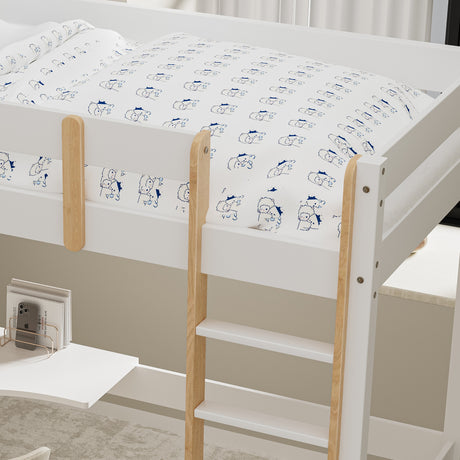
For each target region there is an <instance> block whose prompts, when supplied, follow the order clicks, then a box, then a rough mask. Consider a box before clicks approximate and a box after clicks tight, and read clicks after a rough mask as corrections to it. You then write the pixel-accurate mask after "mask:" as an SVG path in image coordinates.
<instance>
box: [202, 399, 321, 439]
mask: <svg viewBox="0 0 460 460" xmlns="http://www.w3.org/2000/svg"><path fill="white" fill-rule="evenodd" d="M195 417H196V418H199V419H203V420H208V421H210V422H216V423H222V424H224V425H230V426H235V427H238V428H243V429H245V430H250V431H256V432H258V433H265V434H268V435H271V436H277V437H280V438H285V439H290V440H292V441H298V442H302V443H305V444H311V445H314V446H318V447H327V444H328V431H329V428H328V427H322V426H316V425H310V424H309V423H304V422H300V421H297V420H290V419H287V418H283V417H276V416H273V415H269V414H264V413H262V412H256V411H252V410H248V409H243V408H241V407H236V406H233V405H230V404H221V403H215V402H211V401H204V402H202V403H201V404H200V405H199V406H198V407H197V408H196V409H195Z"/></svg>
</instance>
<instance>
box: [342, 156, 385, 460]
mask: <svg viewBox="0 0 460 460" xmlns="http://www.w3.org/2000/svg"><path fill="white" fill-rule="evenodd" d="M386 161H387V160H386V158H384V157H363V158H361V159H359V161H358V163H357V176H356V193H355V211H354V226H353V227H354V231H353V243H352V256H351V268H350V287H349V307H348V327H347V329H348V331H347V340H346V352H345V372H344V383H343V400H342V419H341V436H340V450H339V458H340V460H366V459H367V441H368V429H369V417H370V402H371V392H372V371H373V365H374V345H375V329H376V320H377V301H378V295H377V291H378V289H379V287H380V286H378V285H377V283H378V281H377V280H378V279H379V276H377V275H378V270H379V257H380V249H381V244H382V230H383V199H382V196H383V187H382V184H383V182H384V178H385V176H384V174H385V167H384V165H385V162H386Z"/></svg>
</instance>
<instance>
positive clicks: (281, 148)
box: [0, 20, 449, 245]
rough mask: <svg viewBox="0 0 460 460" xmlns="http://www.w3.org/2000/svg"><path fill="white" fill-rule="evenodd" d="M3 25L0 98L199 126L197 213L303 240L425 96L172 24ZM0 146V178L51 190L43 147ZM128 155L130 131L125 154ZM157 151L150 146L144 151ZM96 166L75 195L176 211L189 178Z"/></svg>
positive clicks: (423, 104) (54, 175)
mask: <svg viewBox="0 0 460 460" xmlns="http://www.w3.org/2000/svg"><path fill="white" fill-rule="evenodd" d="M1 28H3V29H1ZM10 29H11V30H10V32H11V31H13V32H14V34H16V35H15V37H14V40H12V39H10V40H7V39H6V38H5V36H7V35H8V31H7V27H5V24H4V23H0V30H3V35H2V33H1V32H0V37H3V43H6V44H5V45H4V46H2V48H1V49H0V101H7V102H13V103H18V104H26V105H27V104H28V105H35V106H43V107H48V108H56V109H59V110H65V111H68V112H69V113H73V114H82V115H86V116H88V115H90V116H93V117H100V118H107V119H110V118H112V119H122V120H125V121H127V122H129V123H138V124H144V125H155V126H165V127H169V128H173V129H178V130H180V129H187V130H192V131H196V132H198V131H199V130H201V129H207V130H209V131H210V132H211V136H212V137H211V147H212V148H211V180H210V187H211V190H210V209H209V212H208V216H207V221H208V222H212V223H221V224H226V225H233V226H240V227H241V226H242V227H250V228H257V229H259V230H264V231H271V232H278V233H282V234H285V235H289V236H291V237H296V238H303V239H305V240H307V241H311V242H312V244H318V245H321V244H322V242H325V241H331V240H334V241H338V237H339V235H340V220H341V197H342V188H343V177H344V172H345V168H346V165H347V162H348V161H349V159H350V158H352V157H353V156H354V155H356V154H358V153H359V154H363V155H379V154H381V153H382V151H381V148H382V146H383V145H387V142H388V141H389V140H391V138H394V137H396V136H397V134H398V133H399V132H400V131H401V130H402V129H407V127H408V126H409V125H410V124H411V123H414V121H415V120H417V118H418V117H420V114H421V113H423V112H424V111H425V110H427V108H428V107H429V106H430V105H431V104H432V99H431V98H430V97H428V96H427V95H425V94H424V93H423V92H422V91H419V90H417V89H414V88H412V87H410V86H408V85H406V84H404V83H402V82H396V81H393V80H391V79H389V78H386V77H382V76H377V75H374V74H370V73H368V72H363V71H360V70H356V69H349V68H346V67H342V66H337V65H333V64H330V63H324V62H319V61H316V60H310V59H307V58H305V57H299V56H292V55H288V54H285V53H279V52H277V51H274V50H270V49H263V48H257V47H253V46H249V45H245V44H240V43H230V42H214V41H210V40H204V39H201V38H199V37H194V36H190V35H186V34H182V33H177V34H173V35H168V36H166V37H162V38H160V39H157V40H155V41H152V42H149V43H134V42H131V41H129V40H127V39H125V38H123V37H122V36H120V35H119V34H118V33H116V32H114V31H109V30H103V29H96V28H94V27H92V26H91V25H90V24H88V23H86V22H85V21H81V20H71V21H67V22H65V23H62V24H57V23H47V24H43V25H41V26H36V27H35V28H34V29H33V30H32V29H29V30H25V29H20V28H17V27H16V28H14V27H10ZM18 30H19V31H20V37H19V39H18V35H17V34H18V33H19V32H18ZM13 32H12V33H13ZM1 43H2V42H0V44H1ZM1 150H2V149H1V140H0V185H11V186H13V187H18V188H22V189H29V190H35V191H43V192H48V193H62V182H61V180H62V179H61V164H60V162H59V161H56V160H51V159H50V158H49V156H48V155H49V154H50V152H37V156H36V157H32V156H29V155H24V154H21V152H4V151H1ZM135 154H136V145H135V140H134V142H133V148H132V151H130V152H126V155H127V156H129V157H132V158H134V157H135ZM156 154H161V152H155V150H154V148H152V155H156ZM448 161H449V160H444V163H443V162H442V161H436V162H432V163H433V164H432V166H436V168H442V167H443V165H445V164H446V162H448ZM106 166H107V167H106V168H96V167H93V166H91V165H87V166H86V194H87V196H86V197H87V200H89V201H95V202H102V203H105V204H107V205H111V206H119V207H121V208H130V209H136V210H142V211H143V212H147V213H151V214H153V215H158V216H173V217H178V218H183V219H186V218H187V214H188V193H189V188H188V183H187V182H183V183H180V182H177V181H172V180H169V179H168V178H167V177H164V175H163V174H162V171H145V172H143V173H133V172H130V171H121V170H116V169H113V168H111V167H110V165H106ZM436 168H433V167H431V168H430V171H429V173H430V174H433V171H434V170H435V169H436ZM419 170H420V168H419ZM440 170H442V169H440ZM420 174H421V176H420V177H423V178H424V179H423V180H425V182H423V181H422V180H418V179H417V177H415V176H414V177H413V178H412V181H411V184H410V191H407V194H409V192H410V193H411V194H412V196H419V195H420V194H421V193H422V191H423V190H425V189H426V187H427V183H426V174H427V170H426V168H425V169H423V168H422V170H421V172H420ZM402 193H403V195H404V196H406V193H405V192H404V191H403V192H402ZM407 202H409V200H401V199H400V198H398V199H394V200H388V202H387V209H389V210H390V212H389V213H388V215H390V216H391V222H389V223H388V224H387V225H392V223H394V222H395V221H396V220H397V219H399V218H400V217H401V216H402V215H403V214H404V213H405V211H406V210H407V209H406V208H407V204H406V208H405V207H404V203H407Z"/></svg>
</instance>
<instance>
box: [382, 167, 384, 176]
mask: <svg viewBox="0 0 460 460" xmlns="http://www.w3.org/2000/svg"><path fill="white" fill-rule="evenodd" d="M384 174H385V168H382V176H383V175H384Z"/></svg>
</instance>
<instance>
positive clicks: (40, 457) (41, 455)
mask: <svg viewBox="0 0 460 460" xmlns="http://www.w3.org/2000/svg"><path fill="white" fill-rule="evenodd" d="M50 453H51V450H50V449H49V448H48V447H39V448H38V449H35V450H34V451H32V452H29V453H28V454H25V455H21V456H20V457H15V458H12V459H11V460H48V459H49V458H50Z"/></svg>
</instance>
